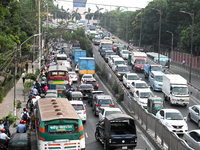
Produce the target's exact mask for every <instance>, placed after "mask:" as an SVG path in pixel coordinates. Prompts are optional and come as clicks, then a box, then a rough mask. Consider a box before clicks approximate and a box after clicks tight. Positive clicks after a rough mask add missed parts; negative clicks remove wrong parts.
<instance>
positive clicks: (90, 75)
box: [81, 74, 94, 83]
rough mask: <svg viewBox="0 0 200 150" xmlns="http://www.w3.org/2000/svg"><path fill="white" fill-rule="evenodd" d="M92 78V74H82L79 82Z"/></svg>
mask: <svg viewBox="0 0 200 150" xmlns="http://www.w3.org/2000/svg"><path fill="white" fill-rule="evenodd" d="M92 79H94V77H93V75H92V74H84V75H83V76H82V78H81V83H84V81H85V80H92Z"/></svg>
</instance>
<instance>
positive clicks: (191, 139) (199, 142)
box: [183, 130, 200, 150]
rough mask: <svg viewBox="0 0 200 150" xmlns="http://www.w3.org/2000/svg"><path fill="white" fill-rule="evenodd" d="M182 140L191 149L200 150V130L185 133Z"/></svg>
mask: <svg viewBox="0 0 200 150" xmlns="http://www.w3.org/2000/svg"><path fill="white" fill-rule="evenodd" d="M183 140H185V141H186V143H187V144H188V145H189V146H190V147H191V148H193V149H196V150H198V149H200V130H191V131H188V132H185V133H184V135H183Z"/></svg>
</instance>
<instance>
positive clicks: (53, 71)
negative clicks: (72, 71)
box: [47, 65, 70, 89]
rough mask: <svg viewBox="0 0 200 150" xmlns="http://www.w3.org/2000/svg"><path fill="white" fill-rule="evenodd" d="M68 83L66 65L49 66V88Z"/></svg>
mask: <svg viewBox="0 0 200 150" xmlns="http://www.w3.org/2000/svg"><path fill="white" fill-rule="evenodd" d="M69 83H70V81H69V74H68V69H67V67H66V66H61V65H54V66H49V69H48V76H47V84H48V87H49V89H55V87H56V85H65V86H66V88H67V85H68V84H69Z"/></svg>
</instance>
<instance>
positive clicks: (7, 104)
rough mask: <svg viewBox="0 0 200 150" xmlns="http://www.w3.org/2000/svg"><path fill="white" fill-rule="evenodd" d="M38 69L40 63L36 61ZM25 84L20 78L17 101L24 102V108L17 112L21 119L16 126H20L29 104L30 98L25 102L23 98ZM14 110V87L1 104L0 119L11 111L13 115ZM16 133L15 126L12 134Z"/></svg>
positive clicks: (11, 131)
mask: <svg viewBox="0 0 200 150" xmlns="http://www.w3.org/2000/svg"><path fill="white" fill-rule="evenodd" d="M28 64H29V66H28V73H32V63H31V61H28ZM36 68H38V61H37V60H36V61H35V69H36ZM23 89H24V87H23V82H22V78H21V77H20V79H19V80H18V82H17V84H16V101H17V100H20V101H21V102H22V108H21V109H20V110H17V112H16V115H17V117H18V118H19V119H18V120H17V121H16V124H17V125H18V124H19V121H20V116H21V112H22V110H23V108H24V107H26V102H27V98H28V96H25V98H26V101H25V102H24V96H23V91H22V90H23ZM13 110H14V87H13V88H12V89H11V90H10V91H9V92H8V94H7V96H6V97H4V100H3V102H2V103H1V104H0V111H1V113H0V118H2V117H3V116H7V115H8V114H9V112H10V111H11V112H12V114H13ZM14 132H16V127H13V125H11V126H10V133H11V134H13V133H14Z"/></svg>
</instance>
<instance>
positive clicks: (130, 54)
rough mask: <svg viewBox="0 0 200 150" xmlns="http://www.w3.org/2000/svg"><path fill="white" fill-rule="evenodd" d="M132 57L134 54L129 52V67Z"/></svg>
mask: <svg viewBox="0 0 200 150" xmlns="http://www.w3.org/2000/svg"><path fill="white" fill-rule="evenodd" d="M131 57H132V53H131V52H129V54H128V65H131Z"/></svg>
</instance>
